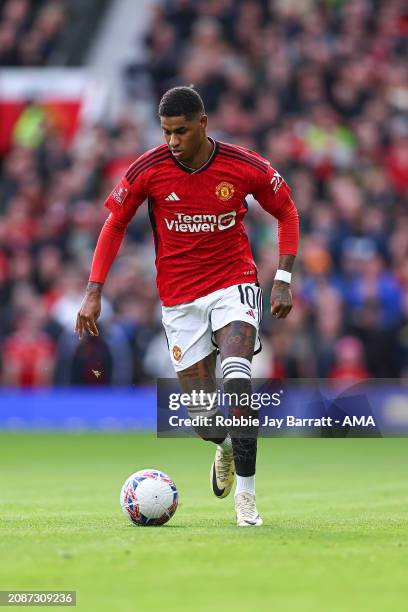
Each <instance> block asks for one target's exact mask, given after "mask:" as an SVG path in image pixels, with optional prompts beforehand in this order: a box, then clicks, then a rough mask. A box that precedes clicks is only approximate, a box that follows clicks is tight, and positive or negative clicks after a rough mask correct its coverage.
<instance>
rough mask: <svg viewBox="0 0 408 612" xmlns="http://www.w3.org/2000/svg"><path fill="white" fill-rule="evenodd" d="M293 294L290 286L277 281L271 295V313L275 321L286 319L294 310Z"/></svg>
mask: <svg viewBox="0 0 408 612" xmlns="http://www.w3.org/2000/svg"><path fill="white" fill-rule="evenodd" d="M292 305H293V304H292V292H291V290H290V285H289V284H288V283H285V282H283V281H275V282H274V283H273V287H272V293H271V312H272V316H273V317H275V319H285V318H286V317H287V316H288V314H289V313H290V311H291V310H292Z"/></svg>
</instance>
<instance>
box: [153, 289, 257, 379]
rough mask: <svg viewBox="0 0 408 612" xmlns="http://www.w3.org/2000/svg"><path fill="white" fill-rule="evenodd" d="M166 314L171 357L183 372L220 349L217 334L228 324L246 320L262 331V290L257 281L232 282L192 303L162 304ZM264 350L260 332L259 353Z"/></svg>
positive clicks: (164, 315) (166, 330)
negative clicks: (236, 283) (260, 326)
mask: <svg viewBox="0 0 408 612" xmlns="http://www.w3.org/2000/svg"><path fill="white" fill-rule="evenodd" d="M162 314H163V325H164V329H165V332H166V336H167V342H168V345H169V351H170V358H171V361H172V363H173V366H174V369H175V370H176V372H180V371H181V370H185V369H186V368H188V367H190V366H191V365H193V364H194V363H197V361H200V360H201V359H203V358H204V357H206V356H207V355H209V354H210V353H212V352H213V351H214V350H215V349H216V348H218V347H217V345H216V343H215V340H214V335H213V334H214V332H216V331H217V330H219V329H221V328H222V327H224V326H225V325H228V323H231V322H232V321H244V322H245V323H250V325H253V326H254V327H255V328H256V330H257V331H258V330H259V324H260V322H261V319H262V289H261V288H260V287H258V286H257V285H255V284H254V283H243V284H241V285H232V286H231V287H227V288H226V289H218V290H217V291H214V292H213V293H209V294H208V295H205V296H203V297H200V298H197V299H196V300H193V301H192V302H187V303H185V304H177V305H176V306H162ZM260 350H261V343H260V340H259V335H258V334H257V339H256V342H255V353H259V351H260Z"/></svg>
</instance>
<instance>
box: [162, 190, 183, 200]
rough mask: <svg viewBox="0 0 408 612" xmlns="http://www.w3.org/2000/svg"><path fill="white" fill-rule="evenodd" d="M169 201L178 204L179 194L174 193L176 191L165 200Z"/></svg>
mask: <svg viewBox="0 0 408 612" xmlns="http://www.w3.org/2000/svg"><path fill="white" fill-rule="evenodd" d="M164 199H165V200H167V201H170V202H176V201H178V200H180V198H179V197H178V195H177V193H174V191H172V192H171V194H170V195H168V196H167V198H164Z"/></svg>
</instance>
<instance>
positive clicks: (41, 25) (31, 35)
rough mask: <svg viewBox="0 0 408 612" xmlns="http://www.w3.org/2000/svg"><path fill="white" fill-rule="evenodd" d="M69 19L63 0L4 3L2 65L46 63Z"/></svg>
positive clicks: (0, 30) (0, 14)
mask: <svg viewBox="0 0 408 612" xmlns="http://www.w3.org/2000/svg"><path fill="white" fill-rule="evenodd" d="M66 21H67V10H66V7H65V4H64V2H63V0H4V1H2V2H0V66H43V65H45V64H46V63H47V60H49V58H50V57H51V55H52V52H53V51H54V49H55V43H56V42H57V40H58V37H59V35H60V34H61V32H62V30H63V27H64V25H66Z"/></svg>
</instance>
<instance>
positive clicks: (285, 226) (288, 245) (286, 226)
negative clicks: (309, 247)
mask: <svg viewBox="0 0 408 612" xmlns="http://www.w3.org/2000/svg"><path fill="white" fill-rule="evenodd" d="M256 174H257V176H256V177H254V180H253V188H252V195H253V196H254V198H255V199H256V200H257V201H258V202H259V204H260V205H261V206H262V208H263V209H264V210H266V211H267V212H268V213H270V214H271V215H273V216H274V217H275V218H276V219H277V220H278V236H279V254H280V255H296V254H297V250H298V244H299V216H298V212H297V209H296V206H295V204H294V202H293V200H292V198H291V197H290V192H291V189H290V187H289V185H288V184H287V183H286V181H285V180H284V179H283V178H282V177H281V175H280V174H279V172H277V171H276V170H275V169H274V168H272V166H269V168H268V171H267V173H262V176H260V173H259V172H257V173H256Z"/></svg>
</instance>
